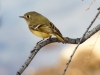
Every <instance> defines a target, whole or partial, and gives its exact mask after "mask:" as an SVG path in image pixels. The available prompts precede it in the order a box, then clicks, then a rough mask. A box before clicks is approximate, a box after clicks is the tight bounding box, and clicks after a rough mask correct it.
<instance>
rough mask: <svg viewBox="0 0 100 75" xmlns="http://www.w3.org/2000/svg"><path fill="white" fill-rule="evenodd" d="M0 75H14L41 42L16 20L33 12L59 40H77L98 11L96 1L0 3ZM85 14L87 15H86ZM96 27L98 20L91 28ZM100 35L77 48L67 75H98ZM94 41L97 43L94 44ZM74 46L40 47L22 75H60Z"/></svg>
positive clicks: (7, 0) (10, 0) (16, 0)
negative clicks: (59, 35)
mask: <svg viewBox="0 0 100 75" xmlns="http://www.w3.org/2000/svg"><path fill="white" fill-rule="evenodd" d="M0 2H1V3H0V4H1V5H0V11H1V12H0V75H15V74H16V72H17V71H18V70H19V68H20V67H21V66H22V64H23V63H24V62H25V61H26V59H27V58H28V56H29V55H30V51H31V50H32V49H33V48H34V46H35V45H36V43H37V42H38V41H39V40H41V38H38V37H36V36H34V35H33V34H32V33H31V32H30V31H29V29H28V26H27V24H26V22H25V21H24V19H21V18H19V16H22V15H24V13H26V12H29V11H37V12H39V13H41V14H42V15H44V16H45V17H47V18H48V19H49V20H50V21H51V22H53V23H54V24H55V26H56V27H57V28H58V29H59V30H60V31H61V33H62V34H63V36H66V37H70V38H79V37H81V36H82V34H83V33H84V32H85V30H86V28H87V27H88V26H89V24H90V22H91V21H92V20H93V18H94V16H95V15H96V13H97V12H98V11H97V8H98V7H100V0H94V2H93V4H92V5H91V7H90V9H89V10H87V9H88V7H89V5H90V4H91V2H92V0H84V1H82V0H77V1H76V0H73V1H72V0H70V1H69V0H1V1H0ZM86 10H87V11H86ZM98 24H100V16H99V18H98V19H97V20H96V21H95V23H94V25H93V26H92V28H93V27H95V26H96V25H98ZM99 35H100V32H98V33H96V34H95V35H94V36H93V37H91V38H90V39H89V40H87V41H86V42H85V43H83V44H81V46H80V47H79V48H78V50H77V51H76V53H75V56H74V58H73V60H72V62H71V64H70V66H69V68H68V71H67V73H66V74H68V75H100V72H99V71H100V64H99V63H100V56H99V55H100V47H99V45H100V37H99ZM96 40H97V41H96ZM75 46H76V45H69V44H62V43H53V44H50V45H47V46H45V47H43V48H42V49H41V50H40V51H39V52H38V54H37V55H36V56H35V58H34V59H33V60H32V62H31V64H30V65H29V66H28V67H27V69H26V70H25V71H24V73H23V74H22V75H61V74H62V72H63V70H64V68H65V63H66V62H67V61H68V59H69V56H70V55H71V53H72V51H73V49H74V48H75Z"/></svg>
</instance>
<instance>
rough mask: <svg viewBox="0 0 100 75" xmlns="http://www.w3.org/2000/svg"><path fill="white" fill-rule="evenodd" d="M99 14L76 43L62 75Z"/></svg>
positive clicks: (99, 12)
mask: <svg viewBox="0 0 100 75" xmlns="http://www.w3.org/2000/svg"><path fill="white" fill-rule="evenodd" d="M99 9H100V8H98V10H99ZM99 14H100V10H99V11H98V13H97V14H96V16H95V18H94V19H93V21H92V22H91V24H90V25H89V27H88V28H87V30H86V31H85V33H84V34H83V36H82V38H81V39H80V41H79V42H78V44H77V46H76V47H75V49H74V51H73V53H72V55H71V56H70V59H69V60H68V62H67V63H66V67H65V69H64V72H63V74H62V75H65V73H66V70H67V69H68V66H69V64H70V62H71V60H72V58H73V56H74V54H75V52H76V50H77V48H78V47H79V45H80V44H81V42H82V41H84V40H83V39H84V37H85V35H86V34H87V32H88V31H89V29H90V28H91V26H92V25H93V23H94V22H95V20H96V19H97V17H98V16H99ZM88 34H89V33H88Z"/></svg>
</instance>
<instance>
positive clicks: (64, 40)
mask: <svg viewBox="0 0 100 75" xmlns="http://www.w3.org/2000/svg"><path fill="white" fill-rule="evenodd" d="M55 36H56V37H57V38H58V40H60V41H61V42H62V43H67V42H68V40H67V39H65V38H64V37H63V36H60V35H57V34H55Z"/></svg>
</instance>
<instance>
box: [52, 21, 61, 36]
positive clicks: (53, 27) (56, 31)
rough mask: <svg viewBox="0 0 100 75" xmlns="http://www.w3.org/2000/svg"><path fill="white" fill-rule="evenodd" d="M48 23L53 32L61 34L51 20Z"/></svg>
mask: <svg viewBox="0 0 100 75" xmlns="http://www.w3.org/2000/svg"><path fill="white" fill-rule="evenodd" d="M50 25H51V27H52V29H53V32H54V33H56V34H59V35H61V36H62V34H61V32H60V31H59V30H58V29H57V28H56V27H55V26H54V24H53V23H52V22H50Z"/></svg>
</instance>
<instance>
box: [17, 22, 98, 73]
mask: <svg viewBox="0 0 100 75" xmlns="http://www.w3.org/2000/svg"><path fill="white" fill-rule="evenodd" d="M99 30H100V24H99V25H97V26H96V27H95V28H93V29H92V30H91V31H89V32H87V33H86V35H85V36H84V38H83V40H82V42H81V43H83V42H85V41H86V40H87V39H88V38H90V37H91V36H92V35H93V34H95V33H96V32H98V31H99ZM65 38H66V39H68V43H69V44H78V43H79V41H80V39H81V38H75V39H73V38H68V37H65ZM54 42H58V43H61V42H60V41H59V40H58V39H57V38H51V39H47V40H45V41H42V42H40V43H39V44H38V45H36V46H35V47H34V48H33V50H32V51H31V53H30V56H29V57H28V59H27V60H26V61H25V63H24V64H23V65H22V67H21V68H20V69H19V71H17V73H16V75H21V74H22V73H23V71H24V70H25V69H26V68H27V67H28V65H29V64H30V62H31V61H32V59H33V58H34V57H35V55H36V54H37V52H38V51H39V50H40V49H41V48H42V47H44V46H45V45H48V44H50V43H54Z"/></svg>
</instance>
